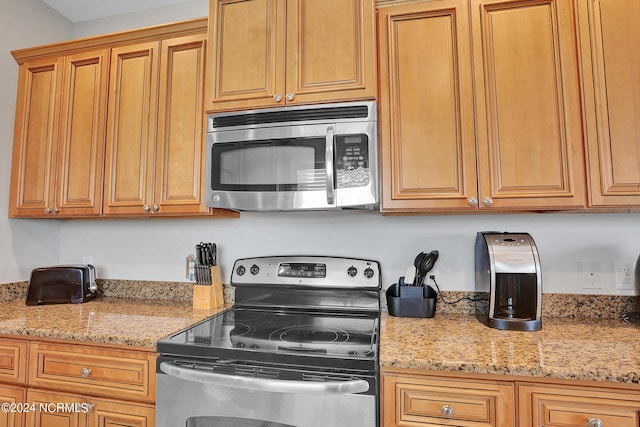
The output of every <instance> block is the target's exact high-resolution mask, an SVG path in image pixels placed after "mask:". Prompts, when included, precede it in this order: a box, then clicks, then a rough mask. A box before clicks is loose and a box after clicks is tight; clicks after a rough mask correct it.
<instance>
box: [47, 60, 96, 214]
mask: <svg viewBox="0 0 640 427" xmlns="http://www.w3.org/2000/svg"><path fill="white" fill-rule="evenodd" d="M108 55H109V51H108V50H101V51H98V52H88V53H82V54H77V55H72V56H68V57H66V58H65V64H64V82H63V87H64V91H63V93H62V112H61V114H62V118H61V125H60V139H59V144H58V168H57V170H58V173H57V178H56V203H55V209H58V210H59V212H58V213H57V214H58V215H67V216H73V215H84V216H90V215H99V214H100V211H101V208H102V169H103V159H104V127H105V119H106V116H105V111H106V97H107V82H108V80H107V78H108V68H107V67H108V60H109V56H108Z"/></svg>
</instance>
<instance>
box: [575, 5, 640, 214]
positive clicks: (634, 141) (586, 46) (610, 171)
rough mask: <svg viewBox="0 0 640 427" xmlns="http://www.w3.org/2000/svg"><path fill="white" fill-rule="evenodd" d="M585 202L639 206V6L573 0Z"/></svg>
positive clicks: (595, 204)
mask: <svg viewBox="0 0 640 427" xmlns="http://www.w3.org/2000/svg"><path fill="white" fill-rule="evenodd" d="M577 5H578V14H579V22H580V30H581V38H580V41H581V50H582V55H581V58H582V64H583V70H584V77H583V80H584V91H585V115H586V118H587V126H586V134H587V146H588V158H589V162H588V164H589V185H590V203H591V206H595V207H624V206H627V207H631V206H635V207H637V206H640V28H639V27H638V22H640V4H639V3H638V2H637V1H635V0H606V1H602V0H581V1H579V2H577Z"/></svg>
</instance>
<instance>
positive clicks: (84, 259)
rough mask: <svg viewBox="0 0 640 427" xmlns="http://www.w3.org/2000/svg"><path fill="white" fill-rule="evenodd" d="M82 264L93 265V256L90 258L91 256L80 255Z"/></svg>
mask: <svg viewBox="0 0 640 427" xmlns="http://www.w3.org/2000/svg"><path fill="white" fill-rule="evenodd" d="M82 263H83V264H91V265H93V256H91V255H82Z"/></svg>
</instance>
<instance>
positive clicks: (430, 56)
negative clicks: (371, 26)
mask: <svg viewBox="0 0 640 427" xmlns="http://www.w3.org/2000/svg"><path fill="white" fill-rule="evenodd" d="M469 10H470V11H471V16H468V13H467V11H469ZM378 24H379V25H378V28H379V32H380V34H379V37H380V43H379V49H380V55H379V56H380V76H381V92H380V118H379V124H380V137H381V158H382V175H383V176H382V179H383V182H382V210H383V211H387V212H396V211H438V210H456V211H458V210H477V209H483V210H510V211H513V210H540V209H571V208H580V207H584V205H585V198H586V189H585V172H584V150H583V137H582V118H581V108H580V90H579V66H578V62H577V60H576V58H577V50H576V40H577V39H576V24H575V19H574V15H573V9H572V4H571V2H566V1H560V0H546V1H544V0H543V1H520V0H517V1H516V0H490V1H489V0H442V1H429V2H421V3H413V4H409V5H391V6H389V7H384V8H381V9H380V12H379V22H378ZM469 40H470V42H469ZM472 59H473V64H474V65H473V68H472V66H471V60H472ZM474 99H475V102H474ZM474 124H475V128H474Z"/></svg>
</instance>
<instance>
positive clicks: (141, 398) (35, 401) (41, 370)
mask: <svg viewBox="0 0 640 427" xmlns="http://www.w3.org/2000/svg"><path fill="white" fill-rule="evenodd" d="M27 362H28V364H29V366H30V369H29V371H28V373H27V372H26V367H27ZM155 362H156V354H155V353H154V352H145V351H141V350H130V349H127V348H120V347H111V346H97V345H86V344H78V343H73V342H68V343H67V342H61V341H56V342H48V341H36V340H34V341H31V342H30V341H28V340H26V339H12V338H0V403H2V402H7V403H16V404H24V403H27V404H28V407H27V408H26V409H25V410H23V412H22V413H20V412H14V411H0V427H22V426H28V427H40V426H41V427H50V426H77V427H108V426H116V425H117V426H121V427H153V426H154V425H155V391H156V390H155V387H156V386H155V367H156V363H155ZM63 405H67V406H66V407H62V406H63ZM19 407H22V408H24V405H19Z"/></svg>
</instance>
